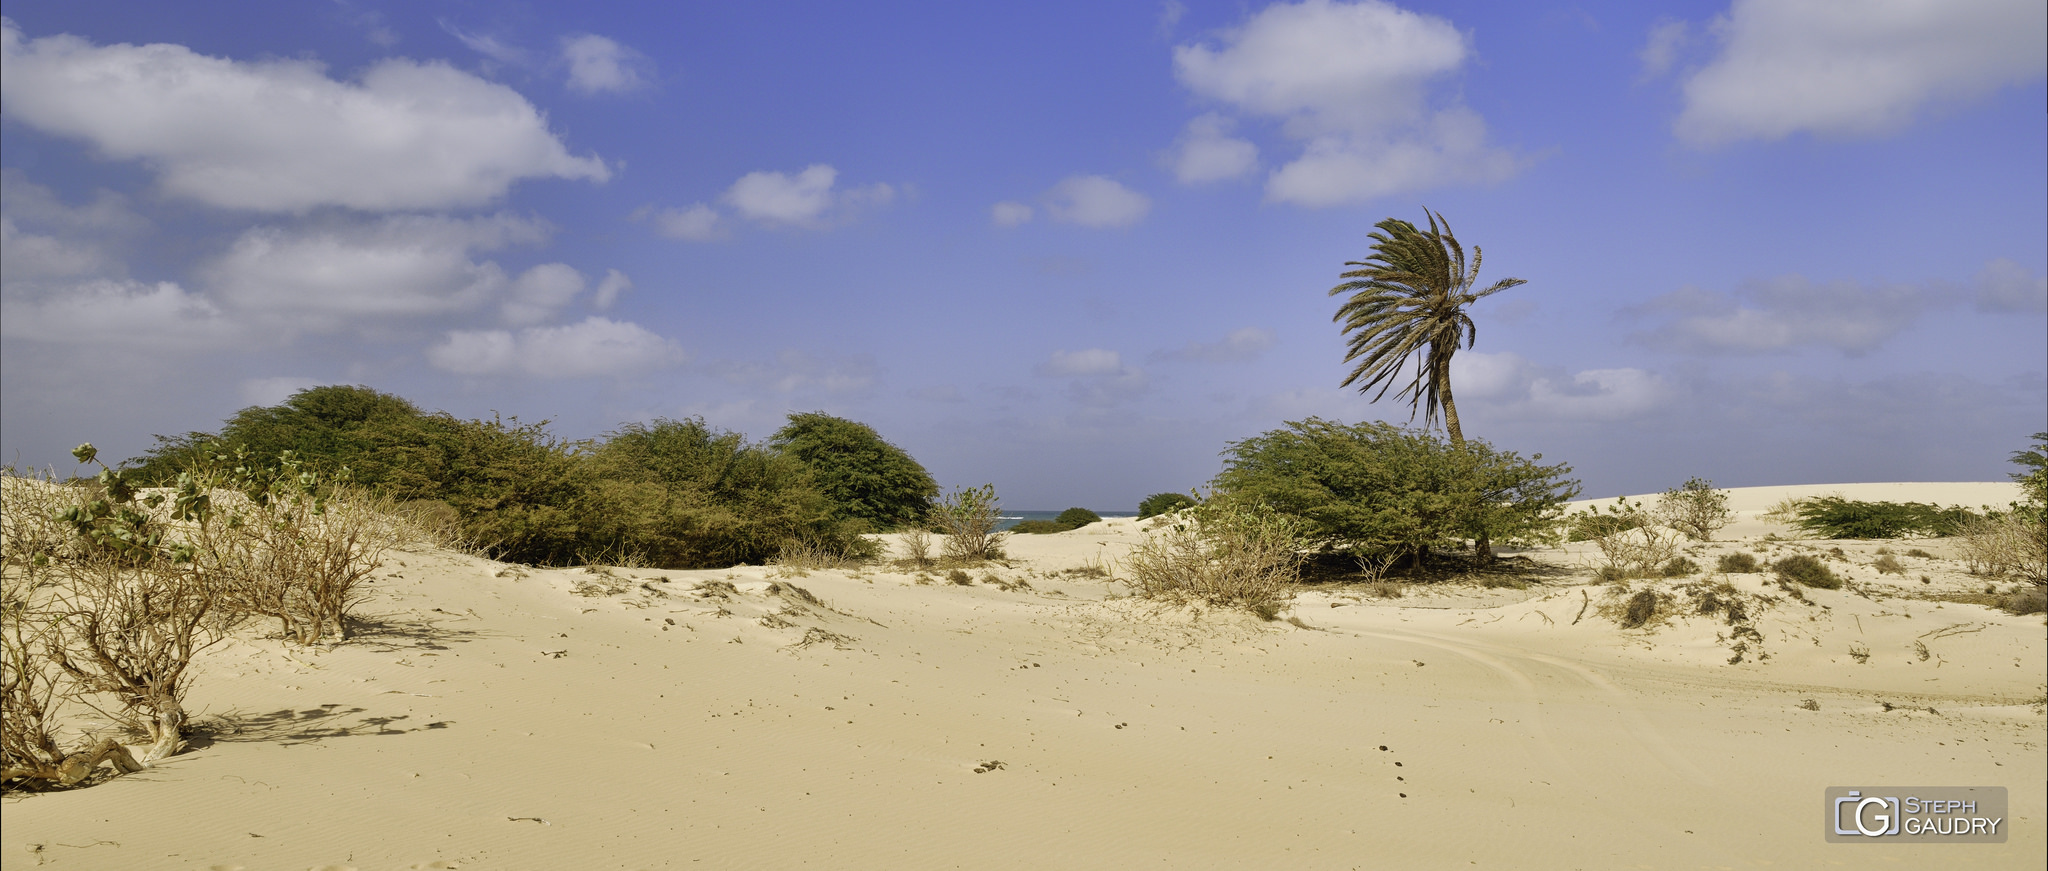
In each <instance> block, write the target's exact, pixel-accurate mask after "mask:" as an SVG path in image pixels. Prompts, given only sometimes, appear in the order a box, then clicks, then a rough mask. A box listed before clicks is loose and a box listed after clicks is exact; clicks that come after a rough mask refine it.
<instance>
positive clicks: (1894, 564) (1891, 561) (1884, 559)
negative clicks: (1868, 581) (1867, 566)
mask: <svg viewBox="0 0 2048 871" xmlns="http://www.w3.org/2000/svg"><path fill="white" fill-rule="evenodd" d="M1871 566H1872V567H1874V568H1876V569H1877V573H1878V574H1881V575H1903V574H1905V573H1906V567H1905V566H1904V565H1902V564H1900V563H1899V558H1898V557H1895V556H1892V555H1891V554H1885V555H1883V556H1880V557H1878V558H1877V561H1876V562H1873V563H1871Z"/></svg>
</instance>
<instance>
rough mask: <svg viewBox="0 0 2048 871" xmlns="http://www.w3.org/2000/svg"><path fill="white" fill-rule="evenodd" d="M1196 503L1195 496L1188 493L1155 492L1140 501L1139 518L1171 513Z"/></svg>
mask: <svg viewBox="0 0 2048 871" xmlns="http://www.w3.org/2000/svg"><path fill="white" fill-rule="evenodd" d="M1195 504H1196V502H1195V499H1194V497H1192V496H1189V495H1188V494H1186V493H1154V494H1152V495H1150V496H1147V497H1145V501H1143V502H1140V503H1138V519H1139V520H1144V519H1146V518H1150V517H1157V516H1159V515H1161V514H1170V513H1172V512H1175V511H1179V510H1181V509H1182V508H1188V507H1192V506H1194V505H1195Z"/></svg>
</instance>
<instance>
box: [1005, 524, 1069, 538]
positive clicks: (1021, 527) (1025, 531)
mask: <svg viewBox="0 0 2048 871" xmlns="http://www.w3.org/2000/svg"><path fill="white" fill-rule="evenodd" d="M1070 528H1071V527H1068V526H1065V525H1063V524H1061V523H1060V522H1059V521H1057V520H1019V521H1017V525H1015V526H1012V527H1010V529H1009V531H1010V532H1014V533H1019V534H1022V535H1050V534H1052V533H1055V532H1066V531H1067V530H1068V529H1070Z"/></svg>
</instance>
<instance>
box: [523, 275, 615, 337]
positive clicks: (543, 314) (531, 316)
mask: <svg viewBox="0 0 2048 871" xmlns="http://www.w3.org/2000/svg"><path fill="white" fill-rule="evenodd" d="M613 274H614V275H616V274H618V273H617V272H614V273H613ZM621 277H623V276H621ZM582 292H583V275H582V273H579V272H577V271H576V270H575V269H574V268H572V267H570V266H569V264H566V263H544V264H541V265H539V266H535V267H533V268H532V269H528V270H526V271H525V272H522V273H520V274H519V277H518V278H515V279H513V280H512V283H511V285H510V286H509V287H508V288H506V300H505V303H504V305H503V306H501V307H500V310H501V311H502V315H501V317H503V318H504V320H505V323H507V324H511V325H512V326H515V327H524V326H532V325H534V324H538V323H541V322H543V321H546V320H547V319H549V318H550V317H553V316H554V314H555V312H558V311H561V310H562V307H564V306H566V305H568V304H569V301H570V300H573V299H575V298H576V295H577V294H580V293H582Z"/></svg>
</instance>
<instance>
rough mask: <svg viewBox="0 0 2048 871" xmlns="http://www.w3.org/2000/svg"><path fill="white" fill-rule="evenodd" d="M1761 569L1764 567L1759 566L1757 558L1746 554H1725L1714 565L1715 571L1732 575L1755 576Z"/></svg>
mask: <svg viewBox="0 0 2048 871" xmlns="http://www.w3.org/2000/svg"><path fill="white" fill-rule="evenodd" d="M1760 568H1762V566H1759V565H1757V562H1756V557H1753V556H1750V555H1749V554H1746V553H1724V554H1722V555H1721V559H1720V560H1719V561H1717V562H1716V563H1715V564H1714V570H1715V571H1719V572H1725V573H1727V574H1731V575H1747V574H1754V573H1755V572H1756V571H1757V570H1758V569H1760Z"/></svg>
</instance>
